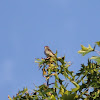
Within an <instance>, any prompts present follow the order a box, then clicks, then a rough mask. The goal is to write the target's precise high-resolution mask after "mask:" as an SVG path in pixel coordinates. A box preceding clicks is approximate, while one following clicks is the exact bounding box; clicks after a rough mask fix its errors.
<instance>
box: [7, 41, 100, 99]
mask: <svg viewBox="0 0 100 100" xmlns="http://www.w3.org/2000/svg"><path fill="white" fill-rule="evenodd" d="M96 45H98V46H100V41H98V42H96ZM96 45H95V46H94V47H93V48H92V47H91V46H90V45H89V47H85V46H83V45H81V48H82V49H81V50H79V51H78V53H79V54H82V56H85V55H86V54H88V53H89V52H96V53H98V54H99V55H100V52H99V51H97V50H95V47H96ZM92 60H94V61H96V62H94V61H92ZM35 62H36V63H38V65H39V69H41V70H42V72H43V77H45V79H46V81H47V83H45V84H42V85H40V86H38V87H37V86H36V88H37V89H33V90H32V91H33V92H32V93H31V94H30V93H29V90H28V89H27V88H24V89H23V90H22V91H19V92H18V93H17V95H16V96H15V97H13V98H11V97H10V96H8V98H9V100H99V98H100V57H99V56H92V57H91V58H90V59H88V63H87V65H84V64H81V68H80V70H79V71H78V72H77V73H74V72H73V71H70V70H69V67H70V66H71V63H70V62H66V61H65V56H64V57H57V52H56V54H55V57H47V58H42V59H36V61H35ZM53 79H54V80H53ZM50 80H52V83H50ZM70 83H72V84H73V88H70V89H68V88H69V87H70V86H69V85H70Z"/></svg>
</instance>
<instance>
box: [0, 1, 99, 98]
mask: <svg viewBox="0 0 100 100" xmlns="http://www.w3.org/2000/svg"><path fill="white" fill-rule="evenodd" d="M98 40H100V0H96V1H94V0H1V1H0V100H7V97H8V95H10V96H11V97H12V96H13V95H15V94H16V93H17V92H18V89H20V90H21V89H23V87H25V86H27V87H28V88H29V89H33V88H34V85H33V83H34V84H35V85H41V84H43V83H45V80H44V78H43V77H42V73H41V71H40V70H39V69H38V64H35V63H34V61H35V58H42V57H45V55H44V46H45V45H46V46H47V45H48V46H49V47H50V48H51V49H52V51H53V52H54V53H55V51H56V50H58V56H63V55H66V60H67V61H71V62H72V63H73V65H72V66H71V68H70V69H71V70H74V71H75V72H76V71H77V70H78V69H79V68H80V64H81V63H84V62H85V63H86V61H87V58H88V57H90V56H91V54H89V55H87V56H86V57H82V56H81V55H79V54H77V51H78V50H80V49H81V48H80V45H81V44H83V45H85V46H88V44H91V45H92V46H93V45H94V42H96V41H98Z"/></svg>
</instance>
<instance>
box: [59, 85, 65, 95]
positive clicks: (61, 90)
mask: <svg viewBox="0 0 100 100" xmlns="http://www.w3.org/2000/svg"><path fill="white" fill-rule="evenodd" d="M63 93H64V89H63V87H62V86H61V87H60V91H59V94H61V95H63Z"/></svg>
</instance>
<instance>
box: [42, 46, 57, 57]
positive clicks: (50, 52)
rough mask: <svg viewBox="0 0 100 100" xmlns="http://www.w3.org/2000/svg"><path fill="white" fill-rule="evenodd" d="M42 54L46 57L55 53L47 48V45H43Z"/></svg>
mask: <svg viewBox="0 0 100 100" xmlns="http://www.w3.org/2000/svg"><path fill="white" fill-rule="evenodd" d="M44 49H45V50H44V54H45V55H46V56H47V57H53V56H55V54H54V53H53V52H52V51H51V50H50V49H49V47H48V46H45V47H44Z"/></svg>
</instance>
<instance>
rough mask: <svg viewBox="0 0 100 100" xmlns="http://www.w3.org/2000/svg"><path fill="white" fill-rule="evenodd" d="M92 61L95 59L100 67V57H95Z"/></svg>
mask: <svg viewBox="0 0 100 100" xmlns="http://www.w3.org/2000/svg"><path fill="white" fill-rule="evenodd" d="M90 59H93V60H95V61H96V62H97V64H98V65H100V57H99V56H93V57H91V58H90Z"/></svg>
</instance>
